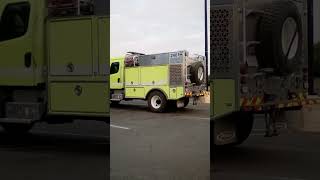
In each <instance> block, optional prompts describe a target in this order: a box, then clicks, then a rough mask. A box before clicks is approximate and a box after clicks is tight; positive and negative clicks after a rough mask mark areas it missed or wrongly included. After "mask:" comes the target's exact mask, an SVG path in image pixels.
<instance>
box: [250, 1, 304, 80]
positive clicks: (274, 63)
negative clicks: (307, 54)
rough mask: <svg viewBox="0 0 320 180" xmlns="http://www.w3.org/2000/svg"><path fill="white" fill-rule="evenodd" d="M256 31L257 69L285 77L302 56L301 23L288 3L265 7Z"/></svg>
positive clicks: (293, 8) (291, 4)
mask: <svg viewBox="0 0 320 180" xmlns="http://www.w3.org/2000/svg"><path fill="white" fill-rule="evenodd" d="M264 12H266V13H265V14H264V15H262V16H261V18H260V21H259V23H258V27H257V39H258V41H260V45H258V46H257V49H256V50H257V52H256V53H257V59H258V64H259V67H260V68H273V69H274V70H275V72H276V73H279V74H283V73H285V74H288V73H292V72H294V71H296V70H297V68H299V67H300V66H299V65H300V64H301V59H302V58H301V56H302V48H303V47H302V43H303V42H302V37H303V34H302V20H301V16H300V13H299V10H298V8H297V6H296V5H295V4H294V3H293V2H291V1H275V2H273V3H271V4H269V5H268V6H267V7H266V8H265V9H264Z"/></svg>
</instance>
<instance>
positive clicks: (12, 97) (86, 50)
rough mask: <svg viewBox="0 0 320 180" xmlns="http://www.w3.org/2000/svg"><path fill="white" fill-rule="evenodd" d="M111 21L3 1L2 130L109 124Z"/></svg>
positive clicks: (39, 0)
mask: <svg viewBox="0 0 320 180" xmlns="http://www.w3.org/2000/svg"><path fill="white" fill-rule="evenodd" d="M109 23H110V19H109V17H107V16H105V15H103V14H99V15H98V14H92V15H86V16H79V15H75V16H68V17H65V16H64V17H58V16H51V15H50V14H49V9H48V4H47V3H46V1H43V0H1V1H0V59H1V61H0V74H1V75H0V125H2V126H3V127H4V129H5V130H7V131H9V132H18V133H20V132H26V131H28V130H30V129H31V127H32V126H33V124H34V123H35V122H38V121H46V122H50V123H62V122H67V121H72V120H74V119H88V120H102V121H106V122H109V117H110V116H109V105H110V104H109V59H110V57H109V42H110V41H109V29H110V28H109Z"/></svg>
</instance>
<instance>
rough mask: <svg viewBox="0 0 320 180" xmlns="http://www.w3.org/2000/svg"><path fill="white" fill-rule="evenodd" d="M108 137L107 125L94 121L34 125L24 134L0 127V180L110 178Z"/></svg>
mask: <svg viewBox="0 0 320 180" xmlns="http://www.w3.org/2000/svg"><path fill="white" fill-rule="evenodd" d="M109 138H110V137H109V126H108V124H106V123H103V122H96V121H75V122H74V123H72V124H61V125H48V124H46V123H41V124H36V125H35V127H34V128H33V129H32V131H31V133H30V134H28V135H23V136H13V135H8V134H6V133H4V132H3V130H2V129H1V128H0V179H1V180H73V179H75V180H89V179H90V180H106V179H109V168H110V167H109V159H110V152H109V142H110V140H109Z"/></svg>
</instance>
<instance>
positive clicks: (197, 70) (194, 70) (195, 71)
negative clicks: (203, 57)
mask: <svg viewBox="0 0 320 180" xmlns="http://www.w3.org/2000/svg"><path fill="white" fill-rule="evenodd" d="M190 74H191V77H190V80H191V82H192V83H195V84H196V85H201V84H203V83H204V81H205V68H204V66H203V64H202V62H196V63H193V64H192V65H191V68H190Z"/></svg>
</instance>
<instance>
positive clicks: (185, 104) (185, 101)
mask: <svg viewBox="0 0 320 180" xmlns="http://www.w3.org/2000/svg"><path fill="white" fill-rule="evenodd" d="M189 102H190V99H189V98H184V107H187V106H188V104H189Z"/></svg>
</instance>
